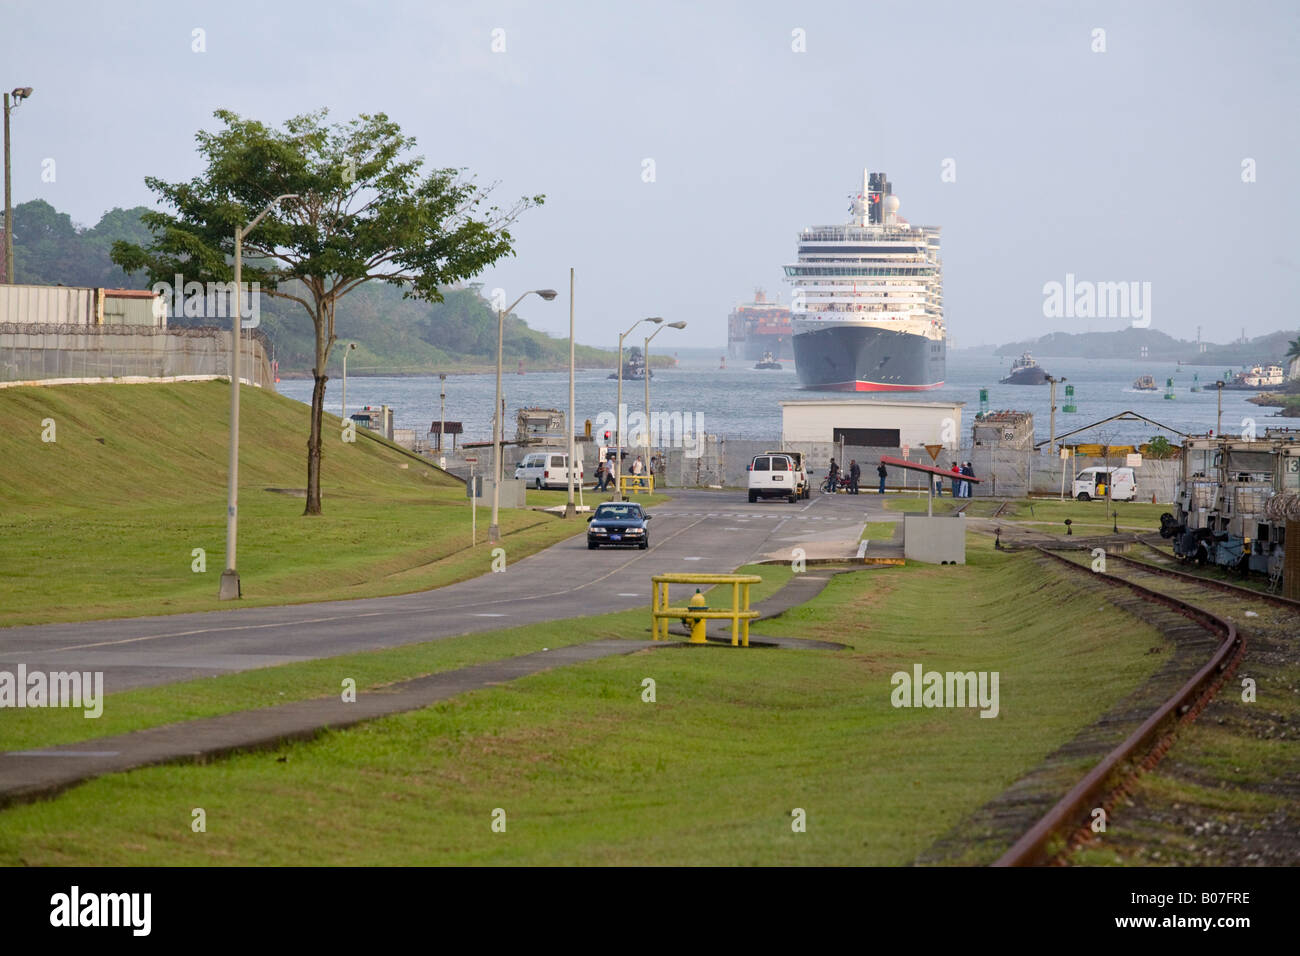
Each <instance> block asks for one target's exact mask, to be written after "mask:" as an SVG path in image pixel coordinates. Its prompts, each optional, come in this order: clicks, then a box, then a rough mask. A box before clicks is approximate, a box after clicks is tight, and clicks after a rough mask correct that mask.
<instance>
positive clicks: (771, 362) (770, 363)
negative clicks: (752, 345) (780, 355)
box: [754, 352, 781, 372]
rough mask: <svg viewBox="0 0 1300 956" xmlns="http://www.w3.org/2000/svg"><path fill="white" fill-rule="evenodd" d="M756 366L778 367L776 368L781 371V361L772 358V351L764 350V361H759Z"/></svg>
mask: <svg viewBox="0 0 1300 956" xmlns="http://www.w3.org/2000/svg"><path fill="white" fill-rule="evenodd" d="M754 368H763V369H765V368H774V369H776V370H777V371H778V372H779V371H781V363H780V362H778V361H777V360H776V359H774V358H772V353H771V352H764V353H763V361H761V362H759V363H758V364H757V365H755V366H754Z"/></svg>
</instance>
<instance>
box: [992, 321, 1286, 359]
mask: <svg viewBox="0 0 1300 956" xmlns="http://www.w3.org/2000/svg"><path fill="white" fill-rule="evenodd" d="M1297 335H1300V333H1296V332H1270V333H1269V334H1268V335H1261V336H1258V337H1256V338H1253V339H1249V340H1247V341H1246V342H1233V343H1231V344H1228V345H1215V344H1209V343H1207V344H1206V350H1205V351H1204V352H1201V351H1199V350H1198V348H1197V344H1196V343H1195V342H1192V341H1187V340H1185V339H1176V338H1174V337H1173V336H1171V335H1167V334H1165V333H1164V332H1160V331H1158V330H1156V329H1135V328H1127V329H1119V330H1116V331H1114V332H1078V333H1070V332H1052V333H1051V334H1049V335H1044V336H1042V337H1040V338H1037V339H1026V340H1024V341H1021V342H1011V343H1008V344H1007V345H1002V346H999V347H998V349H997V352H996V354H997V355H1019V354H1020V353H1021V352H1033V353H1034V355H1035V356H1041V357H1044V358H1086V359H1111V358H1115V359H1129V358H1132V359H1136V358H1143V357H1145V358H1148V359H1151V360H1152V361H1159V362H1175V361H1176V362H1182V363H1183V364H1184V365H1223V366H1226V367H1231V366H1241V365H1254V364H1257V363H1274V364H1285V362H1284V359H1285V357H1286V354H1287V351H1288V348H1289V342H1290V340H1291V339H1294V338H1296V337H1297ZM1143 346H1146V348H1147V354H1146V355H1145V356H1143V355H1142V347H1143Z"/></svg>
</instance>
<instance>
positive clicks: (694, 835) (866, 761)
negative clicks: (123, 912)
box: [0, 544, 1160, 865]
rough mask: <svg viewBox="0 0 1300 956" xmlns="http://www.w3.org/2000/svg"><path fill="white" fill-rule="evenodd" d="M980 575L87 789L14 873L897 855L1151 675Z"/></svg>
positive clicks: (973, 562)
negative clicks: (85, 867)
mask: <svg viewBox="0 0 1300 956" xmlns="http://www.w3.org/2000/svg"><path fill="white" fill-rule="evenodd" d="M968 561H969V563H968V564H966V565H963V566H955V567H943V568H939V567H933V566H918V565H911V566H908V567H904V568H891V569H882V570H878V571H868V572H862V573H859V574H854V575H843V576H840V577H837V578H835V579H833V580H832V582H831V583H830V584H829V586H828V588H827V590H826V591H825V592H824V593H823V594H822V596H820V597H819V598H817V599H815V600H814V601H812V602H810V603H809V604H808V605H805V606H804V607H802V608H799V609H796V610H794V611H792V612H789V613H787V614H786V615H784V616H783V617H781V618H778V619H774V620H771V621H765V622H763V625H762V631H763V633H770V634H789V635H792V636H801V637H822V638H828V639H831V640H837V641H842V642H845V643H847V644H849V645H850V649H849V650H846V651H838V652H836V651H812V650H800V651H785V650H771V649H765V650H749V651H741V650H731V649H729V648H719V647H704V648H689V649H687V648H671V649H660V650H654V651H649V652H638V653H637V654H634V655H631V656H628V657H620V658H608V659H604V660H601V661H593V662H589V663H586V664H582V665H577V666H574V667H569V668H565V669H563V670H559V671H554V672H550V673H545V674H539V675H535V676H532V677H529V678H525V679H522V680H519V681H514V682H511V683H509V684H506V685H502V686H499V687H494V688H490V689H486V690H482V691H476V692H473V693H469V694H464V695H462V696H460V697H458V698H456V699H454V700H451V701H448V702H445V703H442V704H439V705H436V706H433V707H430V708H426V709H424V710H421V711H417V712H412V713H408V714H402V715H396V716H393V717H389V718H384V719H382V720H378V721H374V722H372V723H369V724H366V725H364V726H362V727H360V728H356V729H353V730H350V731H344V732H337V733H326V734H323V735H322V736H321V737H320V738H318V739H316V740H314V741H312V742H307V743H301V744H295V745H292V746H286V747H284V748H281V749H280V750H279V751H277V752H274V753H250V754H243V755H237V756H234V757H232V758H229V759H224V760H219V761H215V762H213V763H211V764H209V765H205V766H197V765H171V766H163V767H154V768H146V769H142V770H139V771H135V772H131V773H127V774H118V775H113V776H110V777H106V778H101V779H98V780H94V781H91V782H89V783H87V784H85V785H83V786H80V787H77V788H75V789H74V790H71V791H69V792H67V793H65V794H63V795H61V796H60V797H58V798H56V799H54V800H51V801H48V802H44V803H39V804H33V805H29V806H21V807H15V808H11V809H9V810H7V811H5V812H4V813H2V814H0V862H3V863H7V864H23V863H28V864H42V865H54V864H84V863H94V864H99V865H119V864H128V865H147V864H168V865H171V864H181V865H189V864H194V865H203V864H241V863H262V864H342V863H349V864H417V863H438V864H447V863H486V864H507V863H508V864H572V863H597V864H634V863H653V864H659V865H663V864H668V865H671V864H687V863H689V864H785V863H793V864H799V863H818V864H835V863H839V864H854V863H874V864H906V863H909V862H910V861H912V860H913V859H914V858H915V857H916V855H917V854H918V853H919V852H920V851H921V850H923V849H924V848H925V847H926V846H927V845H928V844H929V843H931V842H932V841H933V840H935V839H937V838H938V837H939V836H941V835H943V834H944V833H945V832H946V831H947V830H949V829H950V828H951V827H953V826H954V825H956V824H958V823H959V822H960V821H961V820H962V819H963V818H964V817H965V816H966V815H968V814H970V813H971V812H973V811H974V810H975V809H977V808H978V807H979V806H981V805H982V804H983V803H984V802H985V801H986V800H988V799H989V798H991V797H992V796H994V795H995V794H997V793H998V792H1000V791H1001V790H1003V789H1005V788H1006V787H1007V786H1009V785H1010V784H1011V783H1012V782H1014V781H1015V780H1016V779H1017V778H1018V777H1019V776H1021V775H1022V774H1023V773H1024V772H1026V771H1027V770H1028V769H1029V768H1031V767H1032V766H1033V765H1034V764H1035V763H1036V762H1037V761H1039V760H1040V759H1041V758H1042V757H1043V756H1044V755H1046V754H1047V753H1048V752H1050V751H1051V750H1053V749H1054V748H1056V747H1057V746H1059V745H1060V744H1061V743H1063V742H1065V741H1066V740H1068V739H1069V738H1070V737H1071V736H1072V735H1073V734H1074V733H1075V732H1076V731H1077V730H1078V729H1079V728H1081V727H1083V726H1085V725H1086V724H1088V723H1089V722H1091V721H1092V720H1094V719H1095V718H1096V717H1097V716H1099V715H1100V714H1101V713H1102V712H1104V711H1105V710H1106V708H1107V707H1108V706H1109V705H1110V703H1111V702H1112V701H1114V700H1116V699H1117V698H1119V697H1120V696H1122V695H1123V694H1124V693H1126V692H1127V691H1129V690H1130V689H1131V688H1132V687H1133V686H1134V684H1136V683H1137V682H1139V681H1141V680H1142V679H1143V678H1145V677H1146V676H1147V675H1148V674H1149V673H1150V672H1151V670H1153V669H1154V668H1155V666H1156V665H1157V663H1158V658H1159V655H1147V654H1146V650H1147V648H1149V647H1151V646H1152V645H1153V644H1157V643H1159V642H1160V638H1159V637H1158V635H1156V633H1155V632H1154V631H1152V630H1151V629H1150V628H1148V627H1147V626H1146V625H1144V624H1141V623H1139V622H1137V621H1135V620H1133V619H1131V618H1129V617H1127V616H1126V615H1124V614H1122V613H1118V612H1115V613H1110V614H1106V615H1099V614H1098V613H1097V610H1098V604H1099V601H1098V599H1097V597H1096V596H1094V595H1093V594H1091V593H1089V592H1087V591H1080V590H1079V589H1078V588H1077V585H1076V583H1075V582H1074V580H1073V579H1072V578H1066V577H1064V575H1063V574H1062V573H1061V572H1059V571H1056V570H1055V569H1050V568H1046V567H1042V566H1039V565H1038V564H1037V563H1036V562H1034V561H1033V559H1032V558H1030V557H1028V556H1026V555H1005V554H1000V553H995V552H993V551H992V549H991V547H990V546H985V545H982V544H975V545H973V546H972V547H971V548H970V550H969V553H968ZM760 573H764V575H765V581H764V585H763V586H762V587H763V588H767V587H775V586H776V585H777V584H778V583H779V582H780V580H782V579H783V576H788V574H787V573H786V572H785V570H784V569H768V568H764V569H763V570H762V571H760ZM769 574H770V577H769V576H768V575H769ZM756 590H757V589H756ZM643 619H644V612H642V620H643ZM595 620H596V619H586V623H585V624H584V623H583V622H581V621H580V622H554V623H551V624H547V625H542V626H537V627H534V628H532V629H531V634H532V637H533V639H534V640H535V642H536V643H538V644H548V645H549V644H550V643H551V642H558V641H559V640H561V639H566V638H572V637H573V636H575V635H576V634H577V632H578V630H579V628H581V627H585V626H587V625H590V624H592V623H593V622H594V621H595ZM1067 625H1068V626H1067ZM641 626H642V627H644V624H642V625H641ZM496 639H497V635H481V636H479V637H477V638H475V639H473V640H476V641H479V642H489V641H495V640H496ZM448 643H449V642H444V646H447V644H448ZM466 646H468V644H467V645H466ZM913 663H919V664H922V665H923V666H924V667H925V668H926V669H927V670H931V669H933V670H940V671H944V670H996V671H998V672H999V673H1000V676H1001V682H1000V696H1001V700H1000V707H1001V712H1000V715H999V717H998V718H997V719H995V720H987V719H981V718H980V717H979V716H978V714H977V713H976V712H975V711H974V710H971V709H965V708H962V709H957V708H950V709H928V710H923V709H902V708H894V707H892V706H891V704H890V696H891V680H890V677H891V674H892V673H893V672H895V671H899V670H902V671H910V669H911V666H912V664H913ZM334 676H337V672H336V674H335V675H333V676H331V677H330V678H329V682H330V684H331V687H333V686H334V684H333V679H334ZM647 677H649V678H653V679H654V680H655V682H656V685H655V686H656V701H655V702H654V703H646V702H644V701H643V699H642V688H643V684H642V682H643V680H644V679H645V678H647ZM322 680H324V678H322ZM1063 688H1068V690H1069V692H1068V693H1063V692H1062V691H1063ZM331 692H332V690H331ZM123 696H125V695H123ZM195 807H202V808H204V809H205V811H206V813H207V832H206V833H202V834H196V833H193V832H191V830H190V821H191V815H190V811H191V809H192V808H195ZM497 808H500V809H502V810H504V811H505V813H506V818H507V830H506V832H505V833H494V832H493V831H492V829H491V820H492V814H493V811H494V810H495V809H497ZM795 808H801V809H803V810H804V811H806V814H807V832H806V833H795V832H792V828H791V812H792V811H793V810H794V809H795ZM322 828H328V831H329V839H328V840H322V839H320V833H321V830H322Z"/></svg>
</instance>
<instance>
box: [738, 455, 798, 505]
mask: <svg viewBox="0 0 1300 956" xmlns="http://www.w3.org/2000/svg"><path fill="white" fill-rule="evenodd" d="M801 474H802V471H800V470H798V469H796V467H795V463H794V459H793V458H791V457H790V456H789V455H786V454H779V453H776V454H774V453H772V452H769V453H767V454H765V455H755V456H754V460H753V461H751V462H750V463H749V482H748V484H749V500H750V502H751V503H753V502H755V501H757V500H758V499H759V498H784V499H785V500H786V501H788V502H790V503H791V504H794V503H795V502H796V501H797V500H798V499H799V495H800V494H801V492H802V489H801V488H800V485H799V476H800V475H801ZM805 484H806V481H805Z"/></svg>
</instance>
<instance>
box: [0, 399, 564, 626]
mask: <svg viewBox="0 0 1300 956" xmlns="http://www.w3.org/2000/svg"><path fill="white" fill-rule="evenodd" d="M228 406H229V384H222V383H220V382H193V383H183V384H169V385H70V386H59V387H52V388H10V389H0V418H2V419H3V420H4V422H5V423H6V427H5V428H4V429H3V430H2V431H0V567H3V568H4V571H5V573H4V575H3V576H0V626H8V625H16V624H38V623H46V622H54V621H78V620H89V619H95V618H108V617H125V616H131V615H137V614H169V613H179V612H186V611H209V610H216V609H217V608H220V607H229V605H228V604H222V603H221V602H218V601H217V599H216V593H217V584H218V579H219V577H220V575H221V570H222V567H223V564H224V555H225V524H226V519H225V502H226V474H227V467H226V462H227V434H228ZM308 420H309V410H308V409H307V408H306V407H305V406H303V405H302V404H301V403H299V402H294V401H291V400H289V399H286V398H283V397H280V396H277V395H274V394H271V393H268V392H263V391H262V390H260V389H255V388H245V389H243V391H242V396H241V443H240V471H239V478H240V481H239V518H240V521H239V552H238V557H239V571H240V576H241V579H242V582H243V590H244V599H243V601H242V602H241V604H242V605H244V606H251V605H262V604H287V603H301V602H306V601H324V600H336V599H341V598H358V597H374V596H379V595H386V594H400V593H404V592H409V591H416V590H423V589H426V588H431V587H437V586H440V585H443V584H448V583H451V582H453V581H458V580H463V579H465V578H468V577H472V576H474V575H476V574H479V573H481V572H482V571H484V570H486V568H487V567H488V565H489V563H490V560H491V556H490V551H489V548H488V547H487V545H486V534H487V525H488V520H487V519H488V517H489V510H488V509H485V508H480V509H479V515H478V546H477V547H476V548H473V549H471V547H470V536H471V530H470V509H469V504H468V501H467V499H466V498H465V496H464V485H463V484H461V483H460V482H459V481H457V480H456V479H454V478H453V477H451V476H450V475H447V474H444V473H443V472H440V471H438V470H437V469H436V468H434V467H433V466H432V465H431V464H426V463H424V462H422V461H420V460H417V459H414V458H412V457H411V456H409V455H408V454H405V453H403V452H402V451H401V450H400V449H398V448H396V446H391V445H388V444H386V443H381V442H377V441H372V440H370V439H369V438H368V437H365V436H363V437H359V438H357V440H356V441H355V442H353V443H348V442H344V441H343V440H342V433H341V430H340V423H339V420H338V419H337V418H334V417H333V416H326V427H325V440H324V452H323V464H322V474H323V477H322V481H321V485H322V499H323V510H324V514H323V515H321V516H317V517H304V516H303V514H302V511H303V506H304V499H303V498H302V497H295V496H292V495H289V494H283V493H279V492H276V491H273V490H270V489H277V488H278V489H290V490H292V489H302V488H303V487H304V486H305V484H306V460H305V459H306V456H305V446H306V438H307V433H308ZM46 421H52V422H53V423H54V425H53V427H54V429H55V430H54V433H53V437H54V438H55V440H54V441H49V442H46V441H42V433H43V431H44V430H46V428H47V426H46V425H44V424H43V422H46ZM501 530H502V534H503V536H504V541H503V546H504V547H505V548H506V551H507V555H508V557H509V559H511V560H513V559H517V558H520V557H524V556H526V555H528V554H530V553H532V552H534V551H537V550H539V549H541V548H544V547H546V546H548V545H551V544H553V543H555V542H556V541H559V540H562V539H563V538H566V537H568V536H570V535H573V534H576V533H579V532H580V531H581V530H582V528H581V527H580V526H579V525H577V524H575V523H572V522H568V523H566V522H563V521H558V520H556V519H555V518H553V517H551V516H548V515H543V514H540V513H538V512H534V511H527V510H505V511H503V512H502V513H501ZM195 549H201V550H202V564H203V570H202V571H199V570H196V569H197V568H198V567H199V558H198V557H196V550H195Z"/></svg>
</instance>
